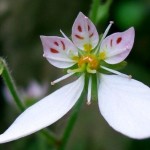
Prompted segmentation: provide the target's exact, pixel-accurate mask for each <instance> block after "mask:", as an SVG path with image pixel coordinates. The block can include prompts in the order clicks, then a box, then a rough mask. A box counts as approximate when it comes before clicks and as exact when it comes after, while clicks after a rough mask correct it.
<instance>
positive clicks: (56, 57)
mask: <svg viewBox="0 0 150 150" xmlns="http://www.w3.org/2000/svg"><path fill="white" fill-rule="evenodd" d="M40 38H41V41H42V44H43V49H44V57H46V58H47V60H48V61H49V62H50V63H51V64H52V65H54V66H56V67H58V68H68V67H71V66H72V65H74V64H75V61H74V60H73V59H72V57H73V56H77V55H78V50H77V48H76V47H75V46H74V45H73V43H72V42H70V41H69V40H68V39H66V38H62V37H57V36H40Z"/></svg>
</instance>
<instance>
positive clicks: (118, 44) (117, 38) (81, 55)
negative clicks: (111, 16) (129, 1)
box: [0, 12, 150, 143]
mask: <svg viewBox="0 0 150 150" xmlns="http://www.w3.org/2000/svg"><path fill="white" fill-rule="evenodd" d="M112 23H113V22H110V24H109V26H108V27H107V29H106V31H105V32H104V34H103V36H102V37H101V38H99V35H98V33H97V30H96V27H95V26H94V24H93V23H92V22H91V21H90V19H89V18H88V17H86V16H85V15H84V14H83V13H81V12H80V13H79V14H78V16H77V18H76V19H75V22H74V24H73V27H72V35H71V39H69V38H68V37H67V36H66V35H65V34H64V33H63V32H62V31H61V33H62V35H63V37H58V36H41V40H42V44H43V49H44V57H46V59H47V60H48V61H49V62H50V64H52V65H53V66H55V67H57V68H62V69H67V74H66V75H64V76H63V77H60V78H59V79H57V80H55V81H53V82H52V84H55V83H58V82H60V81H62V80H64V79H66V78H68V77H70V76H73V75H76V74H78V75H80V76H79V77H78V79H77V80H75V81H73V82H72V83H70V84H67V85H65V86H63V87H62V88H60V89H58V90H56V91H55V92H54V93H52V94H50V95H48V96H47V97H45V98H43V99H42V100H40V101H39V102H37V103H36V104H34V105H32V106H31V107H29V108H28V109H26V110H25V111H24V112H23V113H22V114H21V115H20V116H19V117H18V118H17V119H16V120H15V121H14V123H13V124H12V125H11V126H10V127H9V128H8V129H7V130H6V131H5V132H4V133H3V134H1V135H0V143H6V142H9V141H12V140H16V139H19V138H21V137H24V136H27V135H30V134H32V133H34V132H36V131H39V130H41V129H42V128H45V127H47V126H49V125H51V124H53V123H54V122H56V121H57V120H58V119H60V118H61V117H63V116H64V115H65V114H66V113H67V112H68V111H69V110H70V109H71V108H72V107H73V106H74V105H75V103H76V102H77V101H78V99H79V97H80V96H81V94H82V91H83V89H84V85H85V77H87V78H88V84H87V85H88V88H87V104H90V103H91V97H92V94H91V93H92V92H91V91H92V83H93V81H92V79H93V78H92V76H95V77H96V80H97V93H98V106H99V109H100V112H101V114H102V116H103V117H104V119H105V120H106V121H107V122H108V124H109V125H110V126H111V127H112V128H114V129H115V130H117V131H118V132H120V133H122V134H124V135H126V136H129V137H131V138H135V139H143V138H148V137H150V88H149V87H148V86H146V85H144V84H143V83H141V82H139V81H137V80H134V79H132V78H131V76H130V75H125V74H123V73H120V72H118V71H116V70H114V69H112V68H109V67H107V66H111V65H112V66H113V65H114V64H118V63H121V62H122V61H124V59H125V58H126V57H127V56H128V54H129V53H130V51H131V49H132V47H133V43H134V36H135V32H134V28H133V27H131V28H129V29H128V30H126V31H124V32H118V33H114V34H112V35H109V36H107V37H106V35H107V33H108V31H109V29H110V27H111V25H112ZM103 71H107V72H110V73H111V74H105V73H104V72H103ZM86 81H87V80H86Z"/></svg>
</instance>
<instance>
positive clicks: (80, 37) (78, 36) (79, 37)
mask: <svg viewBox="0 0 150 150" xmlns="http://www.w3.org/2000/svg"><path fill="white" fill-rule="evenodd" d="M75 37H77V38H78V39H80V40H83V39H84V37H82V36H80V35H77V34H75Z"/></svg>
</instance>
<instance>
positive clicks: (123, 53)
mask: <svg viewBox="0 0 150 150" xmlns="http://www.w3.org/2000/svg"><path fill="white" fill-rule="evenodd" d="M134 36H135V31H134V28H133V27H131V28H129V29H128V30H126V31H124V32H118V33H114V34H112V35H110V36H108V37H106V38H105V39H104V40H103V41H102V44H101V47H100V53H102V52H104V53H105V55H106V56H105V59H104V60H105V61H106V62H107V63H109V64H116V63H119V62H121V61H123V60H124V59H125V58H126V57H127V56H128V54H129V53H130V51H131V49H132V47H133V43H134Z"/></svg>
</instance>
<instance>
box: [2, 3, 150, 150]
mask: <svg viewBox="0 0 150 150" xmlns="http://www.w3.org/2000/svg"><path fill="white" fill-rule="evenodd" d="M108 1H109V0H108ZM108 1H107V0H102V1H101V2H100V1H97V3H98V4H100V6H99V7H98V14H96V15H97V18H96V19H95V22H96V24H97V29H98V31H99V33H103V32H104V30H105V28H106V26H107V24H108V23H109V21H110V20H113V21H114V22H115V24H114V25H113V27H112V28H111V30H110V33H109V34H111V33H113V32H120V31H123V30H125V29H127V28H129V27H131V26H134V27H135V31H136V38H135V43H134V47H133V50H132V52H131V54H130V55H129V57H128V58H127V62H128V65H127V67H126V68H125V69H124V70H123V72H125V73H127V74H131V75H132V76H133V77H134V78H135V79H137V80H140V81H142V82H144V83H145V84H147V85H149V86H150V68H149V67H150V36H149V35H150V19H149V18H150V1H149V0H120V1H112V2H111V5H105V4H106V3H108ZM91 2H92V1H91V0H72V1H70V0H32V1H31V0H21V1H20V0H15V2H14V1H11V0H0V54H1V56H3V57H4V58H6V60H7V61H8V63H9V68H11V71H12V74H13V76H14V78H15V80H16V82H17V84H18V85H19V86H22V87H25V86H27V85H28V83H29V81H30V80H32V79H36V80H38V81H39V82H43V81H46V82H49V83H50V80H53V79H56V78H57V77H58V76H61V75H60V74H61V73H62V72H60V70H59V69H57V68H54V67H53V66H51V65H50V64H49V63H48V62H47V61H46V60H45V59H43V58H42V53H43V52H42V45H41V42H40V38H39V36H40V35H60V33H59V29H62V30H63V31H64V32H65V33H66V34H67V35H68V36H70V34H71V27H72V24H73V22H74V19H75V17H76V16H77V14H78V12H79V11H82V12H83V13H85V15H87V14H88V13H89V11H90V8H91V7H92V4H91ZM107 10H108V11H107ZM101 13H104V14H105V18H103V17H101ZM91 16H92V15H91ZM0 71H1V68H0ZM1 83H2V81H1ZM3 87H4V85H3V84H1V89H2V90H3ZM55 88H57V87H56V86H55V87H54V88H51V87H50V90H49V92H51V91H53V90H54V89H55ZM0 107H1V109H0V114H1V115H0V132H1V133H2V132H3V131H4V130H5V129H6V128H7V127H8V126H9V125H10V123H11V122H12V121H13V120H14V119H15V118H16V116H17V115H18V114H19V112H18V110H17V109H16V108H14V107H12V106H11V105H9V103H7V101H6V99H5V98H4V96H3V95H2V94H1V99H0ZM68 117H69V115H67V117H66V116H65V117H64V118H63V119H61V120H59V121H58V122H57V123H55V124H54V125H52V126H50V127H49V128H50V129H51V130H53V131H54V132H56V133H57V134H58V135H60V134H61V133H62V129H63V126H64V125H65V122H66V120H67V118H68ZM5 149H7V150H20V149H21V150H24V149H27V150H48V149H49V150H50V149H52V150H53V148H52V146H51V145H50V144H47V141H46V139H44V138H43V137H41V135H40V134H39V133H37V134H34V135H31V136H29V137H26V138H23V139H20V140H18V141H14V142H10V143H7V144H2V145H0V150H5ZM67 149H68V150H138V149H139V150H141V149H142V150H149V149H150V139H147V140H141V141H137V140H132V139H130V138H127V137H125V136H123V135H121V134H119V133H117V132H116V131H114V130H113V129H111V128H110V127H109V126H108V124H107V123H106V122H105V121H104V119H103V118H102V116H101V115H100V113H99V111H98V106H97V104H96V101H94V102H93V104H92V105H91V106H90V107H87V106H86V105H85V106H83V108H82V111H81V112H80V115H79V119H78V120H77V123H76V125H75V129H74V130H73V134H72V136H71V139H70V140H69V143H68V147H67Z"/></svg>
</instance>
